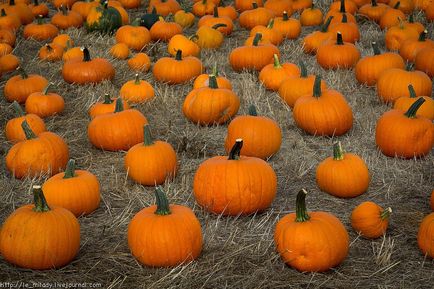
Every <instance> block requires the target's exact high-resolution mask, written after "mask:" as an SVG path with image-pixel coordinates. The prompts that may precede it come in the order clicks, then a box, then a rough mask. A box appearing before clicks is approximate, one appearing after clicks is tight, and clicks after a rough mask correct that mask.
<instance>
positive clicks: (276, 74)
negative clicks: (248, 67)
mask: <svg viewBox="0 0 434 289" xmlns="http://www.w3.org/2000/svg"><path fill="white" fill-rule="evenodd" d="M273 59H274V64H268V65H266V66H265V67H264V68H262V69H261V72H259V80H260V81H261V82H262V84H263V85H264V86H265V87H266V88H267V89H269V90H273V91H277V90H278V89H279V87H280V85H281V84H282V83H283V82H284V81H285V80H286V79H288V78H292V77H298V76H300V69H299V68H298V67H297V65H295V64H294V63H283V64H280V61H279V57H278V56H277V54H274V56H273Z"/></svg>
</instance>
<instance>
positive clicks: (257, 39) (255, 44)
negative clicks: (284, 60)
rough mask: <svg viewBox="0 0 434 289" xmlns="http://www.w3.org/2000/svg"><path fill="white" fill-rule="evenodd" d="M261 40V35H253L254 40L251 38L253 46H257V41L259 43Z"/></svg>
mask: <svg viewBox="0 0 434 289" xmlns="http://www.w3.org/2000/svg"><path fill="white" fill-rule="evenodd" d="M261 39H262V34H261V33H256V34H255V38H253V46H258V45H259V41H261Z"/></svg>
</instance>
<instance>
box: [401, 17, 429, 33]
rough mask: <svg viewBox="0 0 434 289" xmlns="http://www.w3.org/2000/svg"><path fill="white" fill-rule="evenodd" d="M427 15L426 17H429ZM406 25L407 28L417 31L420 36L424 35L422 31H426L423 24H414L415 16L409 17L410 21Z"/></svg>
mask: <svg viewBox="0 0 434 289" xmlns="http://www.w3.org/2000/svg"><path fill="white" fill-rule="evenodd" d="M426 14H427V13H425V16H427V15H426ZM427 17H428V16H427ZM404 24H405V26H406V27H408V28H413V29H414V30H416V31H417V33H418V34H420V33H422V31H424V30H425V27H424V26H423V24H422V23H420V22H414V17H413V14H410V16H408V21H405V22H404Z"/></svg>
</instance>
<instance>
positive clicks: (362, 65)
mask: <svg viewBox="0 0 434 289" xmlns="http://www.w3.org/2000/svg"><path fill="white" fill-rule="evenodd" d="M389 68H400V69H404V68H405V63H404V60H403V59H402V57H401V56H400V55H399V54H397V53H392V52H387V53H383V54H380V55H372V56H366V57H364V58H362V59H360V60H359V61H358V62H357V64H356V68H355V70H356V79H357V81H358V82H359V83H364V84H366V85H369V86H372V85H375V84H376V83H377V80H378V78H379V76H380V74H381V73H382V72H383V71H385V70H387V69H389Z"/></svg>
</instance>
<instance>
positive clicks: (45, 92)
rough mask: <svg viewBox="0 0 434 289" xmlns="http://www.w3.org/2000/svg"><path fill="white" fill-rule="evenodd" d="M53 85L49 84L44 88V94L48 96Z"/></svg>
mask: <svg viewBox="0 0 434 289" xmlns="http://www.w3.org/2000/svg"><path fill="white" fill-rule="evenodd" d="M51 85H52V83H48V84H47V86H46V87H44V90H42V94H44V95H47V94H48V90H49V89H50V87H51Z"/></svg>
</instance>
